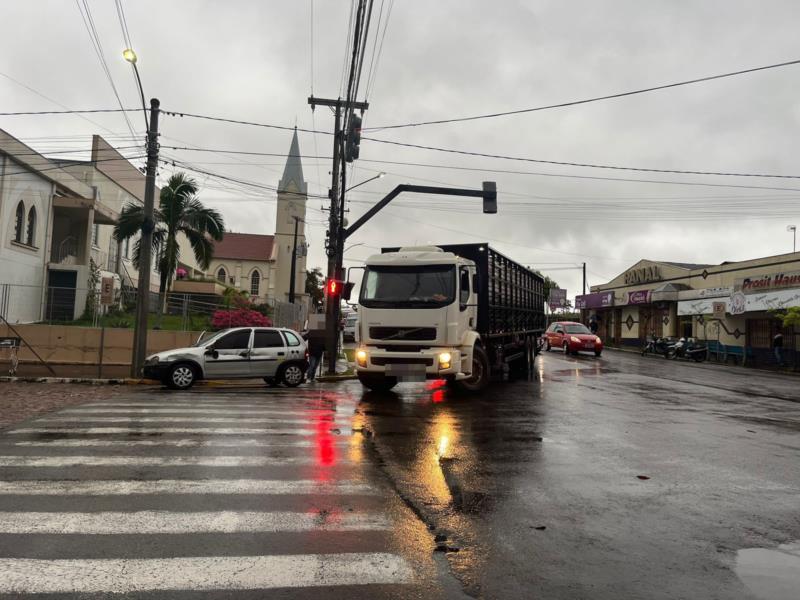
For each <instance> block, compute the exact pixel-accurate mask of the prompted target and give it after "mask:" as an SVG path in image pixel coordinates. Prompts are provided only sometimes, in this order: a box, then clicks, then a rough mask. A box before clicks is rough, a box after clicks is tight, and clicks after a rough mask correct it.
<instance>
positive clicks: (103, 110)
mask: <svg viewBox="0 0 800 600" xmlns="http://www.w3.org/2000/svg"><path fill="white" fill-rule="evenodd" d="M0 75H4V74H3V73H0ZM5 76H6V77H8V76H7V75H5ZM9 79H11V78H10V77H9ZM20 85H23V84H20ZM24 87H27V86H24ZM31 91H33V90H31ZM36 93H37V94H38V92H36ZM39 95H40V96H42V95H41V94H39ZM42 97H43V98H46V96H42ZM47 99H48V100H49V98H47ZM52 102H55V100H52ZM56 104H58V103H57V102H56ZM138 110H142V109H141V108H89V109H85V110H72V109H69V110H26V111H16V112H0V117H19V116H26V115H77V114H91V113H118V112H121V113H128V112H136V111H138ZM95 124H96V123H95ZM98 127H102V125H98ZM103 129H105V127H103ZM131 135H133V137H137V136H136V134H135V133H133V132H131Z"/></svg>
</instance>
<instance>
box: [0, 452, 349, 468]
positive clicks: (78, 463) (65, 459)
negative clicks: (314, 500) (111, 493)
mask: <svg viewBox="0 0 800 600" xmlns="http://www.w3.org/2000/svg"><path fill="white" fill-rule="evenodd" d="M317 462H318V461H317V458H316V457H314V456H285V457H271V456H239V455H237V456H0V467H269V466H280V465H308V464H315V463H317ZM337 462H349V460H346V459H340V460H338V461H337Z"/></svg>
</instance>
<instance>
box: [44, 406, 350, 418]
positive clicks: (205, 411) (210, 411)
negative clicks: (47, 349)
mask: <svg viewBox="0 0 800 600" xmlns="http://www.w3.org/2000/svg"><path fill="white" fill-rule="evenodd" d="M163 413H167V414H170V413H173V414H179V415H180V414H188V415H192V416H194V415H198V414H200V415H209V416H214V415H231V414H234V415H261V416H270V415H275V416H287V417H291V416H295V417H296V416H298V415H303V414H308V415H309V417H313V418H318V417H321V416H327V415H330V416H334V415H335V414H336V411H335V410H328V409H306V408H297V409H295V410H272V409H245V410H240V409H225V408H71V409H68V410H62V411H59V412H58V414H59V415H93V414H111V415H115V414H125V415H137V416H138V415H159V414H163Z"/></svg>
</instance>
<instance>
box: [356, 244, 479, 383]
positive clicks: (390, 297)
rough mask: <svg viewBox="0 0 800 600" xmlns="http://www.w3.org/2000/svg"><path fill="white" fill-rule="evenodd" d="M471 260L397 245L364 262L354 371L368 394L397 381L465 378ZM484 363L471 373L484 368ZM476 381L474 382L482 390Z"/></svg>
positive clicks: (468, 374) (473, 291) (471, 317)
mask: <svg viewBox="0 0 800 600" xmlns="http://www.w3.org/2000/svg"><path fill="white" fill-rule="evenodd" d="M477 290H478V277H477V269H476V265H475V263H474V262H473V261H471V260H468V259H465V258H462V257H460V256H458V255H456V254H453V253H452V252H445V251H444V250H442V249H441V248H437V247H416V248H401V249H400V250H399V251H397V252H387V253H384V254H378V255H375V256H371V257H370V258H369V259H368V260H367V263H366V267H365V273H364V277H363V279H362V285H361V293H360V297H359V307H358V313H359V315H360V318H359V321H358V327H357V328H356V341H357V343H358V346H357V349H356V370H357V373H358V377H359V379H360V380H361V382H362V383H363V384H364V385H365V386H366V387H369V388H371V389H374V390H381V389H383V390H385V389H390V388H391V387H393V386H394V385H395V384H396V383H397V381H398V380H423V379H441V378H444V379H448V380H450V381H463V380H469V379H470V378H472V376H473V372H474V371H475V370H476V368H475V367H474V365H473V354H474V346H475V343H476V341H478V340H479V335H478V333H477V332H476V331H475V327H476V324H477V310H478V299H477ZM485 367H487V365H485V361H483V362H482V363H481V364H480V365H478V366H477V370H481V368H485ZM483 379H485V378H484V377H482V378H481V380H480V381H478V382H477V383H478V385H481V386H482V385H484V384H485V381H483Z"/></svg>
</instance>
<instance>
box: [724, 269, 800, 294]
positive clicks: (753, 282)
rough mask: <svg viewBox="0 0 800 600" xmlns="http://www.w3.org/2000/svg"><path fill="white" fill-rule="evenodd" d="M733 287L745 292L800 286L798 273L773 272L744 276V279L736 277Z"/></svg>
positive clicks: (751, 292) (799, 274)
mask: <svg viewBox="0 0 800 600" xmlns="http://www.w3.org/2000/svg"><path fill="white" fill-rule="evenodd" d="M735 287H736V289H737V290H741V291H742V292H744V293H745V294H753V293H755V292H763V291H766V290H781V289H786V288H791V287H800V273H798V272H794V273H773V274H772V275H760V276H757V277H746V278H745V279H737V280H736V285H735Z"/></svg>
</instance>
